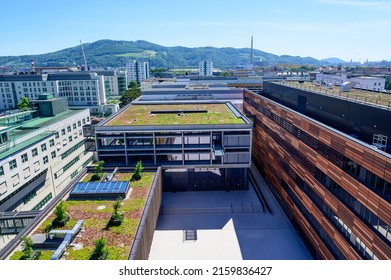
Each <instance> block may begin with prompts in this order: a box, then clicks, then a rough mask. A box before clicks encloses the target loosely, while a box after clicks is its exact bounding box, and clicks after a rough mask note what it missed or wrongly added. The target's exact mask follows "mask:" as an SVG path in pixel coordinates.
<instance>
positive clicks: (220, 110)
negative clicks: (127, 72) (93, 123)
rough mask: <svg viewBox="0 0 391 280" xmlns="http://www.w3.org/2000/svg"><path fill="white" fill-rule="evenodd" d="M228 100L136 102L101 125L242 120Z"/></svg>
mask: <svg viewBox="0 0 391 280" xmlns="http://www.w3.org/2000/svg"><path fill="white" fill-rule="evenodd" d="M245 123H246V121H245V116H244V115H242V114H241V113H240V112H239V110H237V109H236V108H235V106H233V105H232V104H231V103H228V102H227V103H181V104H179V103H164V104H158V103H154V104H153V103H144V104H143V103H138V104H137V103H136V104H132V105H131V106H129V107H127V108H125V109H124V110H123V111H120V112H119V113H118V114H116V115H114V116H113V117H112V118H110V119H109V120H108V121H107V122H105V123H104V124H103V126H143V125H210V124H213V125H216V124H245Z"/></svg>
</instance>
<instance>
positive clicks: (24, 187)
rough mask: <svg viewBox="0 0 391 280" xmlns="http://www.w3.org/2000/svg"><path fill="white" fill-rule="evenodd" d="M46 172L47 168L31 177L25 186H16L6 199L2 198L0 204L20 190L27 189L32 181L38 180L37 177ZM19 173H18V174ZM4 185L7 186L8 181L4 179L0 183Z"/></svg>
mask: <svg viewBox="0 0 391 280" xmlns="http://www.w3.org/2000/svg"><path fill="white" fill-rule="evenodd" d="M45 172H46V170H44V171H42V172H40V173H39V174H37V175H35V176H34V177H33V178H31V179H30V180H28V181H27V182H26V183H24V184H23V186H21V187H19V188H16V189H15V190H14V191H13V192H12V193H11V194H8V195H7V196H6V197H5V198H4V199H2V200H1V203H0V204H2V203H4V202H6V201H7V200H9V199H11V198H12V197H13V196H14V195H16V194H17V193H19V192H20V191H22V190H24V189H26V188H27V187H28V186H30V184H31V183H32V182H34V181H35V180H37V179H38V178H39V177H40V176H42V175H43V174H44V173H45ZM17 175H18V174H17ZM3 185H5V186H7V182H6V181H4V182H2V183H1V184H0V186H3ZM43 185H44V183H43V184H42V185H41V186H43ZM41 186H39V187H41Z"/></svg>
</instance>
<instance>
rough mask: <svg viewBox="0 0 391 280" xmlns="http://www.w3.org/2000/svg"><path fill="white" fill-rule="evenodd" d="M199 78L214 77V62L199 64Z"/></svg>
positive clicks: (201, 62) (205, 61)
mask: <svg viewBox="0 0 391 280" xmlns="http://www.w3.org/2000/svg"><path fill="white" fill-rule="evenodd" d="M198 75H199V76H213V61H207V60H204V61H200V62H199V64H198Z"/></svg>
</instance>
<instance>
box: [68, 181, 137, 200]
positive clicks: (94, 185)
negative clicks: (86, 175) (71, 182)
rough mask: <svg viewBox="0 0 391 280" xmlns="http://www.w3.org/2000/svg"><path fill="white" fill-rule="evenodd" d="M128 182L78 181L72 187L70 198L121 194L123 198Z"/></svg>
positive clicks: (108, 196)
mask: <svg viewBox="0 0 391 280" xmlns="http://www.w3.org/2000/svg"><path fill="white" fill-rule="evenodd" d="M129 185H130V182H129V181H126V182H117V181H108V182H79V183H77V184H76V186H75V187H74V188H73V189H72V191H71V193H70V198H81V197H84V198H86V197H89V196H90V197H94V198H96V197H99V198H103V199H104V198H112V197H113V196H117V197H118V196H121V197H122V198H125V196H126V193H127V191H128V189H129Z"/></svg>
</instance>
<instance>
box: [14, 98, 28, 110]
mask: <svg viewBox="0 0 391 280" xmlns="http://www.w3.org/2000/svg"><path fill="white" fill-rule="evenodd" d="M17 106H18V108H19V109H20V110H27V109H28V108H30V101H29V99H28V98H27V97H25V96H24V97H22V100H21V101H20V102H19V103H18V105H17Z"/></svg>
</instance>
